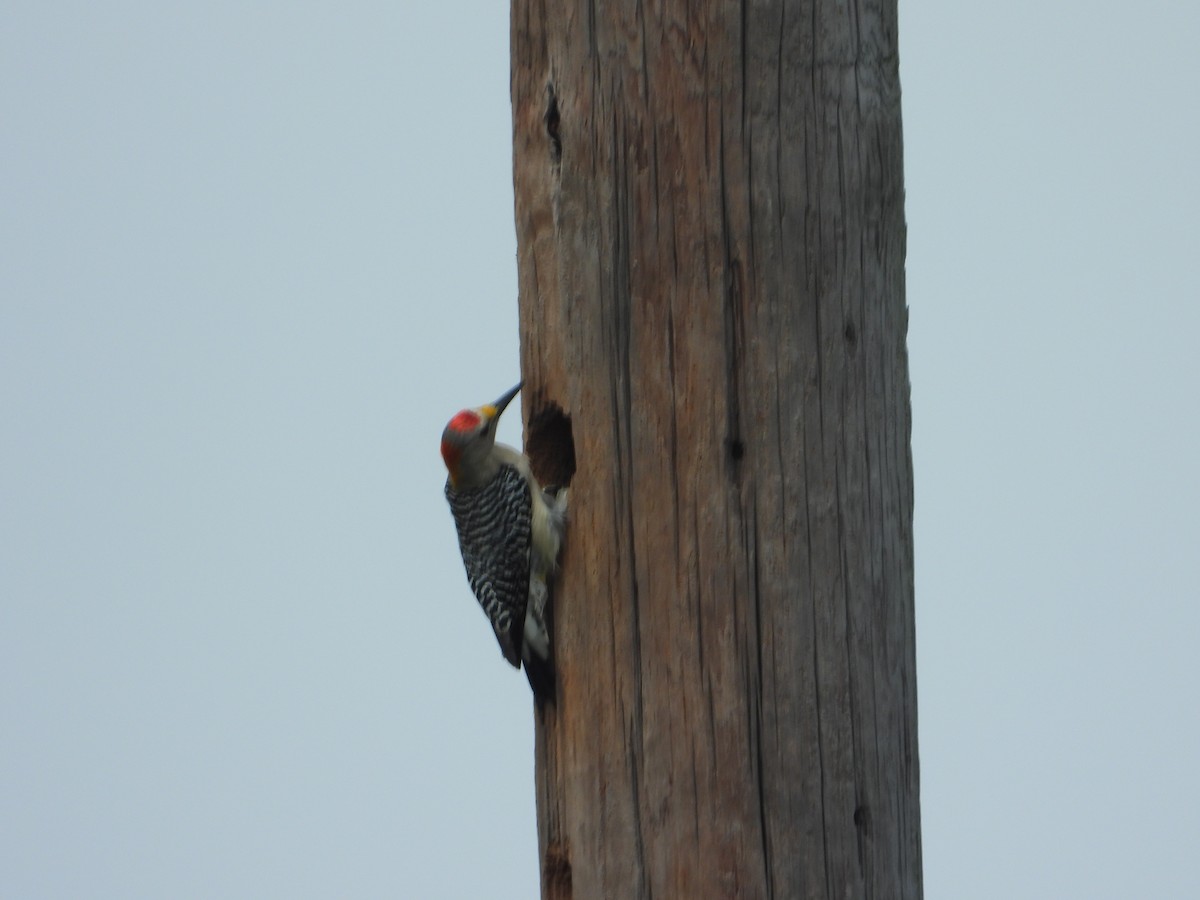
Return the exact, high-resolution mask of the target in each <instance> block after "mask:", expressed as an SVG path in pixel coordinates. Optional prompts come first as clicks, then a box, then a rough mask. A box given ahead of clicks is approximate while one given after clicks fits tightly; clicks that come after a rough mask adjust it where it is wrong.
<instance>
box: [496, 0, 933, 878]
mask: <svg viewBox="0 0 1200 900" xmlns="http://www.w3.org/2000/svg"><path fill="white" fill-rule="evenodd" d="M511 38H512V102H513V151H514V181H515V190H516V227H517V245H518V265H519V277H520V320H521V357H522V359H521V362H522V371H523V374H524V377H525V383H526V389H525V405H524V409H525V411H526V415H527V416H528V417H529V418H528V419H527V428H528V434H527V437H528V439H529V440H530V441H531V442H532V443H533V444H534V446H536V447H538V448H539V452H538V453H535V454H533V458H534V464H535V470H536V471H537V472H538V474H539V476H540V477H542V478H543V479H544V480H547V481H554V482H557V481H561V480H563V473H564V472H567V473H573V476H572V475H570V474H568V475H567V476H566V477H569V478H570V487H571V523H570V533H569V536H568V541H567V547H566V550H565V553H564V559H563V570H562V573H561V578H560V580H559V583H558V585H557V588H556V594H555V610H554V615H555V621H554V638H555V642H556V654H557V665H558V671H559V685H558V698H559V699H558V703H557V705H556V706H554V707H550V708H548V709H547V710H546V711H545V712H544V713H543V714H541V715H540V716H539V718H538V722H537V790H538V833H539V846H540V854H541V865H542V875H543V877H542V882H543V885H542V887H543V896H544V897H547V898H557V900H565V898H574V900H585V898H604V900H608V898H651V897H657V898H668V900H669V898H706V897H730V898H733V897H737V898H756V897H773V898H810V897H811V898H816V897H829V898H834V897H836V898H845V897H854V898H886V900H893V898H919V897H920V896H921V891H922V887H921V844H920V813H919V785H918V768H917V731H916V670H915V658H914V644H915V639H914V625H913V556H912V554H913V550H912V505H913V489H912V464H911V456H910V440H909V437H910V431H911V414H910V406H909V381H908V362H907V353H906V349H905V336H906V331H907V307H906V305H905V294H904V252H905V223H904V208H903V206H904V203H903V201H904V191H903V163H902V150H901V124H900V88H899V78H898V60H897V46H896V7H895V3H894V2H888V0H883V2H872V0H861V2H851V3H848V4H847V3H835V2H828V0H820V2H785V0H764V2H748V0H747V2H740V3H739V2H715V0H691V2H683V0H676V2H657V3H656V2H650V0H642V2H635V0H616V2H606V3H598V2H594V0H593V2H580V0H566V2H562V3H551V2H546V0H512V32H511ZM544 423H552V426H553V428H554V429H557V430H558V432H561V431H562V430H563V429H565V430H566V432H567V434H566V435H565V436H564V435H563V434H562V433H555V434H550V433H549V432H548V431H547V433H543V428H542V425H543V424H544ZM547 427H548V428H549V426H547ZM571 445H573V446H572V450H573V455H574V459H573V460H572V461H571V463H570V465H569V466H568V465H567V464H566V463H565V461H564V460H563V459H562V458H561V457H562V456H563V454H564V453H565V451H564V450H563V448H564V447H568V446H571ZM556 448H557V449H556Z"/></svg>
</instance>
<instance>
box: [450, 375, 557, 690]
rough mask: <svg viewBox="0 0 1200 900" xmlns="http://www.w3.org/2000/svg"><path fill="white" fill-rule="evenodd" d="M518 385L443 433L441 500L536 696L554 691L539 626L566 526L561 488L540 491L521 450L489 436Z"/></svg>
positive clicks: (482, 599)
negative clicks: (446, 503)
mask: <svg viewBox="0 0 1200 900" xmlns="http://www.w3.org/2000/svg"><path fill="white" fill-rule="evenodd" d="M520 390H521V385H520V384H518V385H517V386H516V387H514V388H513V389H512V390H510V391H508V392H506V393H505V394H504V395H503V396H502V397H501V398H500V399H499V400H497V401H496V402H495V403H488V404H485V405H483V406H479V407H476V408H474V409H464V410H462V411H461V412H459V413H458V414H457V415H455V416H454V418H453V419H451V420H450V423H449V424H448V425H447V426H446V428H445V430H444V431H443V432H442V459H443V460H445V462H446V469H447V471H448V472H449V478H448V479H447V480H446V499H447V500H448V501H449V503H450V511H451V513H453V515H454V524H455V527H456V528H457V529H458V546H459V549H460V550H461V551H462V558H463V565H464V566H465V567H466V570H467V580H468V581H469V582H470V584H471V590H472V591H473V592H474V594H475V597H476V598H477V599H478V600H479V604H480V606H482V607H483V611H484V612H485V613H486V614H487V617H488V620H489V621H490V622H491V623H492V630H493V631H495V632H496V640H498V641H499V642H500V649H501V651H503V653H504V658H505V659H507V660H508V661H509V662H510V663H511V664H512V665H513V666H515V667H517V668H520V667H521V665H522V664H524V666H525V674H526V676H527V677H528V678H529V685H530V687H532V688H533V693H534V696H535V697H536V698H537V700H538V702H539V703H541V702H544V701H545V700H547V699H553V697H554V667H553V662H552V657H551V649H550V633H549V631H548V629H547V627H546V616H547V605H548V603H549V598H550V581H551V579H552V578H553V575H554V572H555V570H556V568H557V567H558V553H559V550H560V549H561V548H562V541H563V534H564V532H565V529H566V516H567V492H566V489H565V488H564V489H560V490H543V489H542V487H541V486H540V485H539V484H538V483H537V480H536V479H535V478H534V477H533V472H532V470H531V469H530V467H529V460H528V459H527V458H526V457H525V456H524V454H522V453H520V452H519V451H517V450H515V449H513V448H512V447H508V446H506V445H504V444H497V443H496V425H497V423H498V422H499V421H500V415H501V413H503V412H504V409H505V407H507V406H508V404H509V403H511V402H512V399H513V397H515V396H516V395H517V392H518V391H520Z"/></svg>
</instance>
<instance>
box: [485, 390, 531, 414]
mask: <svg viewBox="0 0 1200 900" xmlns="http://www.w3.org/2000/svg"><path fill="white" fill-rule="evenodd" d="M524 383H525V382H524V381H521V382H518V383H517V386H516V387H515V388H513V389H512V390H511V391H506V392H505V393H504V395H503V396H501V398H500V399H499V400H497V401H496V402H495V403H493V404H492V405H493V406H494V407H496V418H497V419H499V418H500V414H501V413H502V412H504V408H505V407H506V406H508V404H510V403H512V399H513V397H515V396H517V393H518V392H519V391H520V390H521V385H523V384H524Z"/></svg>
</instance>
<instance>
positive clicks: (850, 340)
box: [845, 322, 858, 353]
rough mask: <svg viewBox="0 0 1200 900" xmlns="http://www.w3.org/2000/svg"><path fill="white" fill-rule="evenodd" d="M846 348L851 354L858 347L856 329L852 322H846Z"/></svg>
mask: <svg viewBox="0 0 1200 900" xmlns="http://www.w3.org/2000/svg"><path fill="white" fill-rule="evenodd" d="M845 334H846V346H847V347H848V348H849V349H850V352H851V353H853V352H854V351H855V349H856V348H857V347H858V329H857V328H855V327H854V323H853V322H846V332H845Z"/></svg>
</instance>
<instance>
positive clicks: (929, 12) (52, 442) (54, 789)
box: [0, 0, 1200, 900]
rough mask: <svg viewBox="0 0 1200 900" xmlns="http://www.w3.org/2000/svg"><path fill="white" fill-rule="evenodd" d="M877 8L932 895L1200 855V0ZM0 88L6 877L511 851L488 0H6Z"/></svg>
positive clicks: (2, 863) (1071, 890) (515, 746)
mask: <svg viewBox="0 0 1200 900" xmlns="http://www.w3.org/2000/svg"><path fill="white" fill-rule="evenodd" d="M901 28H902V30H901V35H900V37H901V56H902V79H903V88H904V117H905V142H906V167H907V183H906V189H907V198H908V220H909V259H908V273H909V279H908V296H909V304H910V307H911V330H910V351H911V366H912V380H913V409H914V434H913V450H914V458H915V468H916V509H917V521H916V542H917V547H916V550H917V619H918V666H919V677H920V685H919V689H920V727H921V731H920V740H921V744H920V750H921V770H922V771H921V780H922V789H923V790H922V814H923V820H924V849H925V858H924V865H925V882H926V896H927V897H928V898H930V900H958V898H985V900H993V898H994V900H1010V898H1014V897H1021V898H1061V897H1083V898H1114V900H1117V898H1121V900H1124V898H1128V897H1133V896H1146V897H1166V898H1172V897H1178V898H1184V897H1194V896H1200V874H1198V873H1197V868H1196V866H1195V864H1194V862H1193V861H1192V856H1193V855H1194V853H1195V849H1196V847H1197V846H1200V775H1198V774H1197V760H1200V721H1198V715H1197V701H1196V694H1197V690H1198V688H1200V664H1198V663H1197V661H1196V647H1197V646H1198V645H1200V612H1198V610H1197V600H1200V592H1198V591H1197V588H1196V576H1195V571H1196V568H1197V561H1196V558H1197V549H1196V548H1197V546H1198V545H1200V519H1198V516H1197V509H1198V508H1200V479H1198V477H1197V474H1196V460H1197V459H1200V430H1198V426H1197V424H1196V411H1197V405H1198V402H1200V362H1198V361H1197V352H1196V348H1195V344H1196V335H1197V333H1198V332H1200V307H1198V303H1197V301H1198V300H1200V290H1198V285H1197V278H1196V276H1195V262H1194V256H1195V252H1196V244H1197V231H1198V229H1197V225H1196V216H1197V210H1200V175H1198V168H1197V165H1196V154H1197V149H1196V148H1197V146H1198V145H1200V112H1198V110H1200V103H1197V102H1196V99H1195V94H1196V90H1197V87H1198V86H1200V63H1198V62H1197V56H1196V53H1195V48H1196V46H1197V45H1200V7H1195V6H1194V5H1189V4H1184V3H1179V2H1169V3H1168V2H1164V0H1152V2H1147V3H1141V4H1136V5H1132V6H1131V5H1128V4H1121V5H1118V4H1115V3H1083V2H1065V0H1064V2H1057V3H1045V2H1037V3H1035V2H1030V0H1026V2H1017V3H1010V4H1001V5H996V4H992V5H990V6H986V5H984V6H981V5H979V4H961V3H953V2H949V0H911V2H902V4H901ZM0 122H3V125H2V126H0V810H2V812H0V896H3V897H5V898H9V897H11V898H78V897H88V898H123V900H128V898H161V897H172V898H213V897H231V898H241V897H245V898H253V897H269V896H278V897H294V898H328V897H356V898H373V897H379V898H383V897H398V896H403V897H414V898H447V900H450V898H463V897H482V896H488V897H493V898H498V900H507V898H514V900H515V898H527V897H531V896H535V895H536V890H537V850H536V841H535V831H534V800H533V762H532V744H533V723H532V716H531V713H530V703H529V699H528V687H527V685H526V683H525V679H524V677H523V676H521V675H519V674H518V673H515V672H513V671H511V670H510V669H508V667H507V666H506V664H505V663H504V662H503V661H502V660H501V658H500V655H499V653H498V652H497V649H496V646H495V642H494V639H493V637H492V635H491V633H490V631H489V629H488V628H487V626H486V623H485V622H484V620H483V618H482V616H481V615H480V614H479V612H478V609H477V607H476V605H475V603H474V600H473V599H472V598H471V596H470V594H469V591H468V589H467V586H466V581H465V578H464V576H463V573H462V570H461V564H460V562H459V560H458V558H457V548H456V545H455V540H454V532H453V526H452V524H451V521H450V517H449V513H448V511H447V509H446V508H445V504H444V501H443V498H442V495H441V487H442V481H443V477H444V475H443V470H442V467H441V462H440V459H439V458H438V455H437V442H438V438H439V435H440V432H441V428H442V426H443V424H444V423H445V420H446V419H447V418H448V417H449V416H450V415H451V414H452V413H453V412H454V411H455V410H456V409H457V408H458V407H459V406H462V405H464V404H471V405H474V404H477V403H480V402H483V401H485V400H490V399H493V398H494V397H495V396H496V395H497V394H498V393H499V392H500V391H501V390H503V389H504V388H506V387H508V386H509V385H511V384H512V383H513V382H514V381H515V380H516V379H517V377H518V376H519V372H518V358H517V318H516V317H517V312H516V301H515V291H516V271H515V261H514V253H515V243H514V233H513V220H512V179H511V163H510V160H511V126H510V119H509V107H508V14H507V4H505V3H502V2H499V0H487V2H484V0H476V2H473V3H465V4H438V3H422V4H415V3H414V4H396V3H385V2H349V3H342V4H337V5H334V4H322V5H317V4H285V3H251V4H246V3H236V4H235V3H228V2H220V3H214V2H212V0H207V2H204V3H194V2H185V3H177V4H162V3H151V2H145V0H142V2H138V0H128V2H121V3H108V4H95V3H82V2H75V3H68V2H58V3H27V2H10V3H7V4H5V5H4V6H3V9H2V11H0ZM506 427H507V430H506V431H505V432H504V436H505V437H506V438H507V439H508V440H509V441H511V442H516V441H518V440H519V422H518V420H517V418H516V417H511V420H510V421H509V422H507V423H506Z"/></svg>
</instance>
